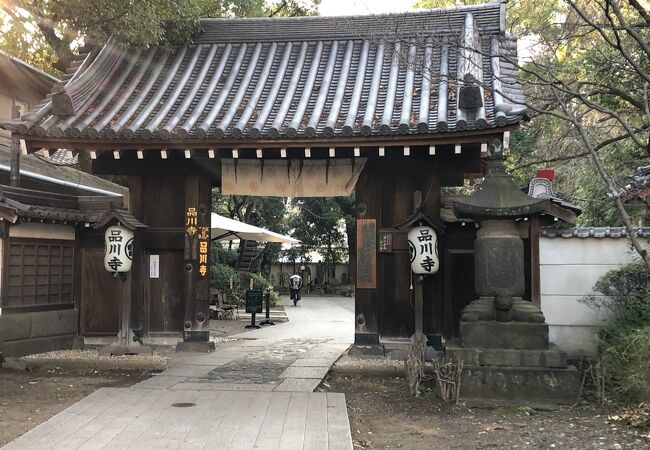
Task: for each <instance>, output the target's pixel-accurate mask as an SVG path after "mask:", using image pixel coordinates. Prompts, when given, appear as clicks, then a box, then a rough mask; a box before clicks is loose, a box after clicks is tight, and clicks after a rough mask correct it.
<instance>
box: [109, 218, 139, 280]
mask: <svg viewBox="0 0 650 450" xmlns="http://www.w3.org/2000/svg"><path fill="white" fill-rule="evenodd" d="M132 262H133V231H131V230H129V229H128V228H125V227H122V226H117V225H115V226H112V227H108V228H107V229H106V234H105V235H104V268H105V269H106V270H108V271H109V272H114V273H119V272H128V271H129V270H131V264H132Z"/></svg>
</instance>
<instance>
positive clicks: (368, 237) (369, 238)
mask: <svg viewBox="0 0 650 450" xmlns="http://www.w3.org/2000/svg"><path fill="white" fill-rule="evenodd" d="M357 288H359V289H376V288H377V221H376V220H375V219H357Z"/></svg>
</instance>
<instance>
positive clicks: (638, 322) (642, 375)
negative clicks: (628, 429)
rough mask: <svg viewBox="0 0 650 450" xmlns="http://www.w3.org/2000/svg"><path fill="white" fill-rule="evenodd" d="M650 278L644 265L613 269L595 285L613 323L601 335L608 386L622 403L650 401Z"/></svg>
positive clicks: (614, 396) (615, 397)
mask: <svg viewBox="0 0 650 450" xmlns="http://www.w3.org/2000/svg"><path fill="white" fill-rule="evenodd" d="M649 283H650V275H649V274H648V272H647V269H646V267H645V265H644V264H643V263H634V264H629V265H626V266H623V267H621V268H620V269H616V270H612V271H610V272H608V273H606V274H605V275H603V277H601V279H600V280H598V282H597V283H596V286H595V287H596V290H598V291H600V292H602V293H603V294H605V295H606V296H608V297H609V305H608V306H609V307H610V308H611V309H612V311H613V312H614V320H613V321H612V322H611V323H610V324H609V325H608V326H607V327H606V328H604V329H603V330H602V331H601V332H600V339H601V351H602V358H603V366H604V368H605V376H606V381H607V387H608V391H609V393H610V395H613V398H614V399H616V400H619V401H623V402H640V401H648V400H650V289H649Z"/></svg>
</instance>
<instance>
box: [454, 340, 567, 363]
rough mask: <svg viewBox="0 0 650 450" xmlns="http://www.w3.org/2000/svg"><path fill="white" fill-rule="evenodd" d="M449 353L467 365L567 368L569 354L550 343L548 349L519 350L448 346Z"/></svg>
mask: <svg viewBox="0 0 650 450" xmlns="http://www.w3.org/2000/svg"><path fill="white" fill-rule="evenodd" d="M447 354H448V355H453V356H454V357H455V358H461V359H462V360H463V361H464V363H465V364H466V365H472V366H496V367H541V368H562V369H564V368H566V367H567V355H566V353H565V352H564V351H562V350H561V349H560V348H559V347H557V346H556V345H554V344H550V345H549V348H548V349H547V350H517V349H512V348H467V347H451V346H449V347H447Z"/></svg>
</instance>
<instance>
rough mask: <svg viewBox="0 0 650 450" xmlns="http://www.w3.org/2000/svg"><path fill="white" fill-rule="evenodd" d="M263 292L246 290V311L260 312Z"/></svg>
mask: <svg viewBox="0 0 650 450" xmlns="http://www.w3.org/2000/svg"><path fill="white" fill-rule="evenodd" d="M263 300H264V293H263V292H262V291H246V312H247V313H251V314H252V313H256V314H258V313H261V312H262V301H263Z"/></svg>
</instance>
